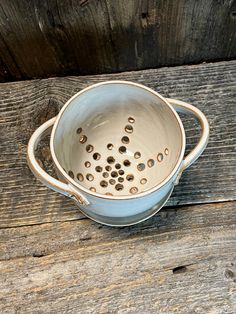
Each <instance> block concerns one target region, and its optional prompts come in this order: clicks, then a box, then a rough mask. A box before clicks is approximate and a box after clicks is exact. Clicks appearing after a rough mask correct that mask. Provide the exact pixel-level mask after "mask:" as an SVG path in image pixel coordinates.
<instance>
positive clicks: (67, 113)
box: [28, 81, 209, 226]
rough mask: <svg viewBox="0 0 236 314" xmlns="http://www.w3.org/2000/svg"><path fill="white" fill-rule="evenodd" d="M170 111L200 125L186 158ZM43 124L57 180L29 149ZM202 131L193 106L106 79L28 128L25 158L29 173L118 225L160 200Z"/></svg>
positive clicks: (203, 140) (149, 211)
mask: <svg viewBox="0 0 236 314" xmlns="http://www.w3.org/2000/svg"><path fill="white" fill-rule="evenodd" d="M176 111H181V112H184V113H187V114H193V115H194V116H195V117H196V118H197V119H198V121H199V122H200V125H201V128H202V134H201V137H200V140H199V143H198V144H197V146H196V147H195V148H194V150H193V151H192V152H191V153H190V154H189V155H188V156H187V157H186V158H185V159H183V157H184V152H185V132H184V128H183V125H182V122H181V120H180V118H179V116H178V114H177V113H176ZM50 127H53V130H52V134H51V141H50V149H51V154H52V158H53V161H54V164H55V168H56V170H57V173H58V177H59V178H60V181H59V180H57V179H55V178H52V177H50V176H49V175H48V174H47V173H46V172H44V171H43V170H42V169H41V167H40V166H39V165H38V163H37V161H36V159H35V156H34V152H35V149H36V147H37V144H38V142H39V141H40V139H41V138H42V137H43V136H44V135H45V133H46V132H48V130H49V128H50ZM208 136H209V125H208V123H207V120H206V118H205V116H204V115H203V113H202V112H201V111H199V110H198V109H197V108H195V107H194V106H191V105H189V104H186V103H184V102H181V101H178V100H172V99H165V98H163V97H162V96H161V95H159V94H158V93H156V92H154V91H153V90H151V89H149V88H147V87H145V86H142V85H140V84H136V83H132V82H125V81H109V82H104V83H99V84H95V85H92V86H90V87H88V88H86V89H84V90H82V91H81V92H79V93H77V94H76V95H75V96H73V97H72V98H71V99H70V100H69V101H68V102H67V103H66V104H65V105H64V107H63V108H62V109H61V111H60V113H59V115H58V116H57V117H55V118H53V119H51V120H49V121H47V122H46V123H44V124H43V125H42V126H41V127H39V128H38V129H37V130H36V131H35V133H34V134H33V135H32V137H31V139H30V141H29V145H28V163H29V166H30V168H31V170H32V171H33V173H34V174H35V175H36V177H38V178H39V179H40V180H41V181H42V182H43V183H44V184H46V185H47V186H49V187H50V188H52V189H54V190H56V191H58V192H60V193H62V194H64V195H67V196H69V197H71V198H72V199H73V200H74V201H75V202H76V203H77V204H78V205H79V207H80V209H81V210H82V211H83V213H84V214H85V215H87V216H88V217H90V218H92V219H94V220H96V221H98V222H100V223H103V224H107V225H112V226H125V225H130V224H135V223H138V222H140V221H142V220H144V219H147V218H148V217H150V216H152V215H153V214H155V213H156V212H157V211H158V210H159V209H160V208H161V207H162V206H163V205H164V204H165V202H166V201H167V200H168V198H169V196H170V194H171V192H172V190H173V187H174V185H175V184H176V183H178V180H179V177H180V176H181V173H182V171H183V170H184V169H185V168H187V167H188V166H189V165H190V164H191V163H192V162H194V161H195V160H196V159H197V158H198V157H199V156H200V154H201V153H202V151H203V150H204V148H205V147H206V145H207V142H208Z"/></svg>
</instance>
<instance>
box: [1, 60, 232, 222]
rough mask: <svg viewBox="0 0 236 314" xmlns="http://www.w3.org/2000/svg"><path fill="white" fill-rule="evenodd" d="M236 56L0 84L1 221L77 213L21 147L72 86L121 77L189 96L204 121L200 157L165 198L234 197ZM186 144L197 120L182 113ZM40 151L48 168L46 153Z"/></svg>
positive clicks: (72, 217)
mask: <svg viewBox="0 0 236 314" xmlns="http://www.w3.org/2000/svg"><path fill="white" fill-rule="evenodd" d="M235 65H236V62H235V61H229V62H219V63H214V64H203V65H198V66H181V67H174V68H163V69H158V70H147V71H137V72H127V73H120V74H113V75H101V76H84V77H66V78H55V79H44V80H34V81H26V82H16V83H5V84H1V85H0V117H1V118H0V119H1V120H0V127H1V132H0V151H1V156H0V176H1V180H0V191H1V194H0V204H1V205H0V216H1V220H0V227H2V228H4V227H10V226H17V225H19V226H21V225H32V224H41V223H44V222H53V221H66V220H75V219H80V218H81V217H83V216H82V215H81V214H80V213H79V211H78V209H77V208H76V207H75V205H74V204H73V203H72V202H71V201H70V200H68V199H66V198H65V197H63V196H61V195H59V194H57V193H54V192H53V191H51V190H49V189H48V188H46V187H45V186H43V185H42V184H41V183H40V182H39V181H37V180H36V179H35V178H34V176H33V175H32V173H31V172H30V170H29V168H28V166H27V163H26V147H27V143H28V140H29V138H30V136H31V134H32V133H33V131H34V130H35V129H36V128H37V127H38V126H39V125H41V124H42V123H43V122H44V121H46V120H48V119H49V118H51V117H52V116H54V115H56V113H57V112H58V110H59V109H60V108H61V106H62V105H63V104H64V103H65V102H66V101H67V100H68V99H69V98H70V97H71V96H72V95H73V94H75V93H76V92H77V91H79V90H80V89H82V88H84V87H86V86H88V85H90V84H92V83H96V82H100V81H105V80H110V79H123V80H131V81H135V82H139V83H143V84H144V85H147V86H149V87H151V88H153V89H154V90H156V91H158V92H160V93H161V94H162V95H164V96H167V97H172V98H177V99H182V100H185V101H189V102H190V103H192V104H194V105H196V106H197V107H198V108H199V109H201V110H202V111H203V112H204V113H205V114H206V116H207V118H208V120H209V123H210V130H211V135H210V141H209V145H208V147H207V149H206V151H205V152H204V154H203V155H202V157H201V158H200V159H199V160H198V161H197V162H196V163H195V164H194V165H192V166H191V167H190V168H189V169H188V170H187V171H186V172H184V174H183V176H182V179H181V181H180V184H179V185H178V186H177V187H176V189H175V190H174V193H173V196H172V197H171V199H170V201H169V203H168V204H167V205H169V206H173V205H183V204H196V203H209V202H219V201H229V200H235V199H236V184H235V182H236V171H235V169H236V158H235V150H236V138H235V134H236V112H235V103H234V99H235V96H236V80H235V76H236V75H235V74H236V68H235ZM183 121H184V125H185V127H186V132H187V142H188V147H187V148H188V150H189V149H190V147H193V145H194V143H196V142H197V139H198V136H199V135H198V132H197V131H196V130H195V128H197V125H196V124H194V123H193V122H192V120H191V119H189V118H187V117H183ZM40 156H41V158H42V160H43V161H44V165H46V167H47V169H48V170H49V171H50V169H51V164H50V153H49V150H48V149H47V147H43V149H42V151H41V155H40Z"/></svg>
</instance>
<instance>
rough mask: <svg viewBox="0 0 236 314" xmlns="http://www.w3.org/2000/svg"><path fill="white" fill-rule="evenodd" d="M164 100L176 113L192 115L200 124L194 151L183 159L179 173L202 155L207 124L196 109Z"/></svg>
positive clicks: (178, 101) (184, 103)
mask: <svg viewBox="0 0 236 314" xmlns="http://www.w3.org/2000/svg"><path fill="white" fill-rule="evenodd" d="M166 100H167V101H168V102H169V103H170V104H171V105H172V106H173V107H174V109H175V110H176V111H177V112H182V113H186V114H191V115H193V116H194V117H195V118H196V119H197V120H198V121H199V123H200V125H201V128H202V133H201V137H200V139H199V141H198V143H197V145H196V146H195V147H194V149H193V150H192V151H191V152H190V153H189V154H188V155H187V156H186V157H185V159H184V160H183V164H182V169H181V171H180V175H181V173H182V172H183V171H184V170H185V169H187V168H188V167H189V166H190V165H191V164H192V163H193V162H194V161H195V160H197V159H198V157H199V156H200V155H201V154H202V152H203V151H204V149H205V148H206V146H207V143H208V139H209V124H208V121H207V119H206V117H205V115H204V114H203V113H202V112H201V111H200V110H199V109H197V108H196V107H194V106H192V105H190V104H187V103H186V102H184V101H181V100H176V99H171V98H166Z"/></svg>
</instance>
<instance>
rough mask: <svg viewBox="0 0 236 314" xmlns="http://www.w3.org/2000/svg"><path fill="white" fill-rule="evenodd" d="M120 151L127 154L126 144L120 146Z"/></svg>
mask: <svg viewBox="0 0 236 314" xmlns="http://www.w3.org/2000/svg"><path fill="white" fill-rule="evenodd" d="M119 153H121V154H125V153H126V147H125V146H121V147H119Z"/></svg>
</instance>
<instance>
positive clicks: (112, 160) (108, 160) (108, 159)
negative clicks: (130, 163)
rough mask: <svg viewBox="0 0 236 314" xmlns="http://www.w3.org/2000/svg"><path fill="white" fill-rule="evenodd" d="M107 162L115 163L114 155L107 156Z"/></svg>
mask: <svg viewBox="0 0 236 314" xmlns="http://www.w3.org/2000/svg"><path fill="white" fill-rule="evenodd" d="M107 162H108V163H109V164H114V162H115V158H114V157H112V156H109V157H107Z"/></svg>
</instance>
